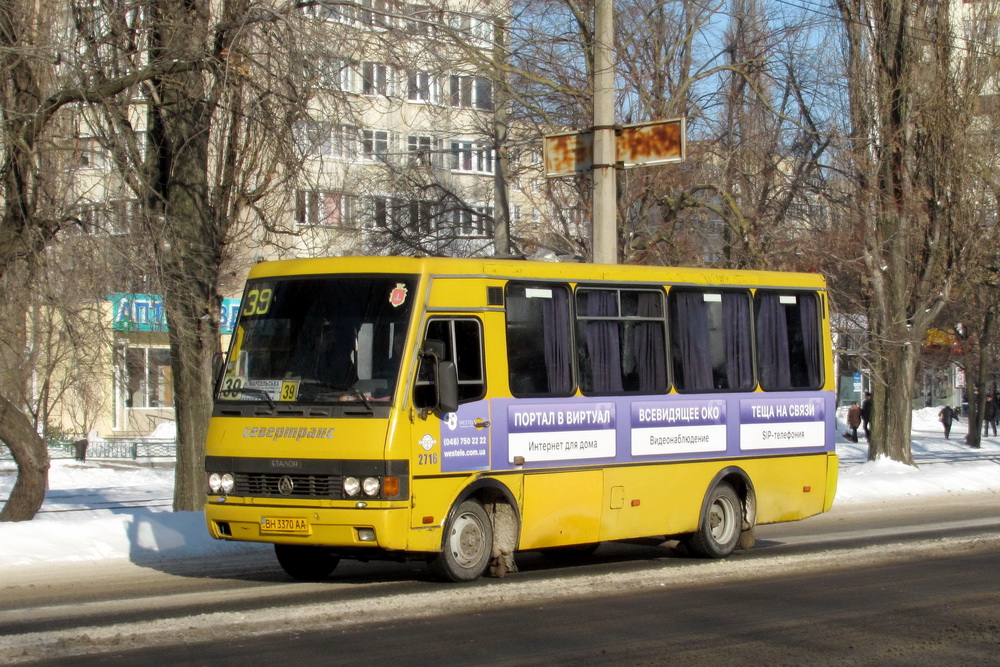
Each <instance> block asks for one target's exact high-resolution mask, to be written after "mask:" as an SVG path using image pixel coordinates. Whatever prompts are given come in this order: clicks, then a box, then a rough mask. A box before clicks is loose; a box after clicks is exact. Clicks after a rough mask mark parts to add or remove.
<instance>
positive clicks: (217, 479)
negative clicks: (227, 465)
mask: <svg viewBox="0 0 1000 667" xmlns="http://www.w3.org/2000/svg"><path fill="white" fill-rule="evenodd" d="M235 488H236V479H235V478H234V477H233V474H232V473H229V472H226V473H222V474H221V475H220V474H219V473H217V472H213V473H212V474H211V475H209V476H208V490H209V491H210V492H211V493H225V494H227V495H228V494H230V493H232V492H233V489H235Z"/></svg>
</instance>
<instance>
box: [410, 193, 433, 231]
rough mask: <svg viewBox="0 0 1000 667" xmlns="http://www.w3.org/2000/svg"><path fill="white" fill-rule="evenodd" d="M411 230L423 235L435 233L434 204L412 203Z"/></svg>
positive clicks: (425, 202)
mask: <svg viewBox="0 0 1000 667" xmlns="http://www.w3.org/2000/svg"><path fill="white" fill-rule="evenodd" d="M410 229H411V230H415V231H417V232H419V233H420V234H423V235H429V234H432V233H433V232H434V204H433V203H432V202H429V201H418V200H412V201H411V202H410Z"/></svg>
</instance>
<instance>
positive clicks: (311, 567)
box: [274, 544, 340, 581]
mask: <svg viewBox="0 0 1000 667" xmlns="http://www.w3.org/2000/svg"><path fill="white" fill-rule="evenodd" d="M274 555H275V556H277V557H278V563H279V564H280V565H281V569H282V570H284V571H285V573H286V574H287V575H288V576H290V577H291V578H292V579H298V580H299V581H322V580H324V579H326V578H327V577H329V576H330V573H331V572H333V570H334V568H336V567H337V565H338V564H339V563H340V556H337V555H335V554H334V553H332V552H331V551H330V550H329V549H325V548H323V547H311V546H304V545H301V544H275V545H274Z"/></svg>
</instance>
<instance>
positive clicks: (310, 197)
mask: <svg viewBox="0 0 1000 667" xmlns="http://www.w3.org/2000/svg"><path fill="white" fill-rule="evenodd" d="M353 219H354V198H353V197H351V196H349V195H346V194H344V193H342V192H328V191H325V190H299V191H298V192H296V193H295V222H296V223H298V224H300V225H308V226H321V227H324V226H325V227H340V226H346V225H349V224H350V223H351V222H352V221H353Z"/></svg>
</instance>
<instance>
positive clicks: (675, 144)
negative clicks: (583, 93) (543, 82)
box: [543, 118, 687, 176]
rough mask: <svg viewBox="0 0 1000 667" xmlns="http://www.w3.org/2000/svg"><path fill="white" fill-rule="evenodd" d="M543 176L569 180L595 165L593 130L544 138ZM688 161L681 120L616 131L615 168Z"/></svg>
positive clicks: (660, 121)
mask: <svg viewBox="0 0 1000 667" xmlns="http://www.w3.org/2000/svg"><path fill="white" fill-rule="evenodd" d="M543 146H544V154H545V175H546V176H572V175H573V174H575V173H577V172H581V171H588V170H589V169H590V168H591V167H592V166H593V164H594V133H593V130H584V131H582V132H561V133H559V134H551V135H548V136H546V137H545V141H544V144H543ZM686 157H687V143H686V141H685V121H684V119H683V118H674V119H671V120H658V121H651V122H648V123H635V124H633V125H623V126H621V127H619V128H616V129H615V164H616V165H617V166H619V167H621V168H624V169H630V168H632V167H645V166H652V165H657V164H667V163H669V162H682V161H684V159H685V158H686Z"/></svg>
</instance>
